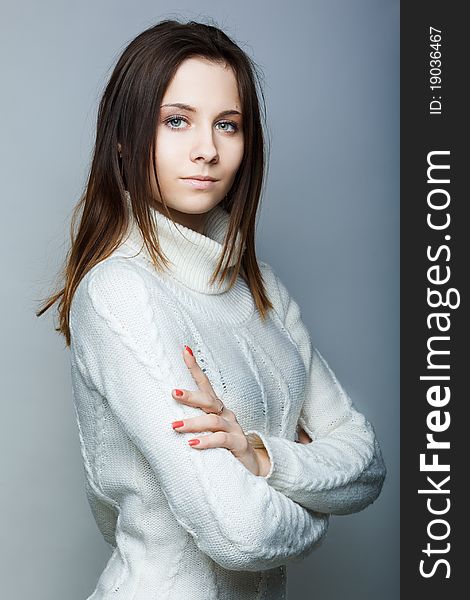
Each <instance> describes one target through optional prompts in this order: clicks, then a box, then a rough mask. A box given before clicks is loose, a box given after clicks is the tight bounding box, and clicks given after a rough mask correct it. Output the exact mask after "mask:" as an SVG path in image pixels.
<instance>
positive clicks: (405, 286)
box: [400, 1, 470, 600]
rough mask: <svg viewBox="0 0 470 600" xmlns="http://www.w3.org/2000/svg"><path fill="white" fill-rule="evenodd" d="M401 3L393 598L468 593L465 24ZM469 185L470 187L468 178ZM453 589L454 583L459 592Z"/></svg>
mask: <svg viewBox="0 0 470 600" xmlns="http://www.w3.org/2000/svg"><path fill="white" fill-rule="evenodd" d="M464 7H465V4H464V3H458V2H447V3H445V2H434V1H428V2H407V3H405V2H402V3H401V87H400V93H401V244H402V245H401V411H400V418H401V488H400V496H401V510H400V514H401V598H402V599H404V600H408V599H410V600H415V599H416V598H421V597H422V598H426V599H429V600H432V599H434V598H439V599H442V598H445V599H446V600H450V599H454V598H461V597H465V596H468V594H469V592H468V586H467V585H466V580H467V578H468V577H469V576H470V567H469V566H467V555H468V550H467V543H466V541H467V533H468V512H467V511H466V512H465V513H464V510H463V509H464V507H467V506H470V497H469V496H467V495H466V494H465V488H466V487H467V486H466V483H467V480H468V478H469V472H470V469H469V466H468V465H469V463H468V460H469V458H470V452H469V447H470V430H469V422H468V420H467V405H468V404H469V402H470V398H469V391H468V390H469V385H468V382H469V379H470V352H469V348H468V345H467V344H466V342H467V338H468V330H469V328H468V325H467V322H468V318H469V314H468V279H469V277H470V267H469V262H470V261H469V259H470V251H469V243H470V220H467V217H466V215H467V214H468V213H469V211H468V208H470V206H469V205H470V195H469V191H468V189H466V187H468V184H467V181H466V180H468V176H467V174H468V173H470V154H469V152H468V149H467V144H466V141H467V140H468V139H469V138H470V127H469V123H468V119H467V113H468V111H469V110H470V105H469V102H468V100H467V94H466V92H465V91H464V90H465V89H467V85H468V73H469V65H468V60H467V57H468V56H469V54H470V53H469V51H468V39H469V37H470V36H469V35H468V26H469V25H468V22H467V21H466V19H465V18H464V15H463V10H464ZM466 184H467V185H466ZM458 590H459V591H458Z"/></svg>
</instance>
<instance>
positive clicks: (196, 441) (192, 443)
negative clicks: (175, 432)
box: [188, 440, 201, 446]
mask: <svg viewBox="0 0 470 600" xmlns="http://www.w3.org/2000/svg"><path fill="white" fill-rule="evenodd" d="M200 441H201V440H189V442H188V444H189V445H190V446H196V445H197V444H199V442H200Z"/></svg>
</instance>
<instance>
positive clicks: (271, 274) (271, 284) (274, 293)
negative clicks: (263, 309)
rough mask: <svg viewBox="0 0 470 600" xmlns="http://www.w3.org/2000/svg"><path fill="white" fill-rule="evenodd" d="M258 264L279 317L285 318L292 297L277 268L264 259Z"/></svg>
mask: <svg viewBox="0 0 470 600" xmlns="http://www.w3.org/2000/svg"><path fill="white" fill-rule="evenodd" d="M258 265H259V267H260V270H261V274H262V276H263V281H264V283H265V285H266V291H267V293H268V296H269V298H270V299H271V301H272V302H273V303H274V308H275V310H276V312H277V313H278V314H279V317H280V318H281V320H284V317H285V314H286V310H287V307H288V304H289V299H290V295H289V291H288V290H287V287H286V286H285V285H284V283H283V281H282V279H281V277H280V276H279V273H278V271H277V268H274V267H273V266H272V265H271V264H269V263H267V262H266V261H262V260H258Z"/></svg>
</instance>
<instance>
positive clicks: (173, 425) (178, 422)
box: [171, 421, 184, 429]
mask: <svg viewBox="0 0 470 600" xmlns="http://www.w3.org/2000/svg"><path fill="white" fill-rule="evenodd" d="M183 425H184V422H183V421H173V423H172V424H171V426H172V427H173V429H176V428H177V427H183Z"/></svg>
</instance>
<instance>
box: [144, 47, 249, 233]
mask: <svg viewBox="0 0 470 600" xmlns="http://www.w3.org/2000/svg"><path fill="white" fill-rule="evenodd" d="M174 104H179V105H180V106H167V105H174ZM181 105H186V106H181ZM155 156H156V165H157V175H158V181H159V184H160V187H161V190H162V193H163V196H164V198H165V201H166V203H167V206H168V208H169V209H170V213H171V214H172V217H173V218H174V219H175V221H177V222H179V223H181V224H183V225H186V226H187V227H190V228H192V229H195V230H196V231H200V232H202V229H203V227H204V222H205V218H206V216H207V215H206V213H207V212H208V211H210V210H211V209H212V208H213V207H214V206H215V205H217V204H218V203H219V202H220V201H221V200H223V198H224V197H225V195H226V194H227V192H228V191H229V190H230V188H231V186H232V183H233V181H234V179H235V175H236V173H237V170H238V167H239V166H240V163H241V161H242V157H243V131H242V115H241V104H240V99H239V96H238V89H237V83H236V79H235V76H234V74H233V71H232V70H231V68H230V67H223V66H221V65H218V64H215V63H212V62H208V61H207V60H203V59H201V58H195V57H194V58H189V59H186V60H185V61H184V62H183V63H181V65H180V67H179V68H178V70H177V72H176V75H175V76H174V78H173V80H172V81H171V83H170V85H169V86H168V88H167V90H166V93H165V95H164V98H163V101H162V106H161V112H160V118H159V123H158V127H157V140H156V150H155ZM191 176H210V177H213V178H215V179H216V180H217V181H215V182H213V183H209V184H207V183H205V184H204V183H201V182H199V183H194V181H191V180H189V179H187V178H188V177H191ZM152 179H153V186H154V192H155V198H157V199H158V200H160V196H159V195H158V189H157V187H156V182H155V180H154V177H153V173H152Z"/></svg>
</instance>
